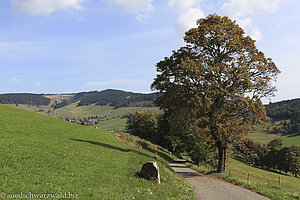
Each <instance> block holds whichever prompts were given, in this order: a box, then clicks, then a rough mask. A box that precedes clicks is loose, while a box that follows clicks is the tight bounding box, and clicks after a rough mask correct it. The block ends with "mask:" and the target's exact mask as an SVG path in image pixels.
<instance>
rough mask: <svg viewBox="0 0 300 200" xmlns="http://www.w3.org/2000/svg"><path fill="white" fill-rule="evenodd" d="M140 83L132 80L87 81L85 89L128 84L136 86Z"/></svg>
mask: <svg viewBox="0 0 300 200" xmlns="http://www.w3.org/2000/svg"><path fill="white" fill-rule="evenodd" d="M138 82H139V81H137V80H132V79H119V80H108V81H87V82H86V83H85V86H84V88H95V87H104V86H113V85H126V84H136V83H138Z"/></svg>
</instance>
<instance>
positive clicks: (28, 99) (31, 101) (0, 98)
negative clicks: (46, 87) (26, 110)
mask: <svg viewBox="0 0 300 200" xmlns="http://www.w3.org/2000/svg"><path fill="white" fill-rule="evenodd" d="M0 103H1V104H27V105H49V103H50V99H48V98H45V97H44V95H43V94H28V93H19V94H0Z"/></svg>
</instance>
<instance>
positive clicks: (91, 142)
mask: <svg viewBox="0 0 300 200" xmlns="http://www.w3.org/2000/svg"><path fill="white" fill-rule="evenodd" d="M69 139H70V140H73V141H77V142H86V143H90V144H93V145H98V146H102V147H105V148H108V149H113V150H117V151H121V152H133V153H136V154H139V155H142V156H147V157H149V158H152V159H153V157H151V156H149V155H147V154H145V153H142V152H139V151H136V150H134V149H123V148H121V147H116V146H113V145H110V144H105V143H101V142H95V141H91V140H79V139H73V138H69Z"/></svg>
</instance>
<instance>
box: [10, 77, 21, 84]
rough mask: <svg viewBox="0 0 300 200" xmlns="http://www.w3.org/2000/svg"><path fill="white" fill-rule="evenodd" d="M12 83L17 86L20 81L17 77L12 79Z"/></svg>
mask: <svg viewBox="0 0 300 200" xmlns="http://www.w3.org/2000/svg"><path fill="white" fill-rule="evenodd" d="M10 80H11V82H13V83H14V84H17V83H19V82H20V79H18V78H16V77H12V78H11V79H10Z"/></svg>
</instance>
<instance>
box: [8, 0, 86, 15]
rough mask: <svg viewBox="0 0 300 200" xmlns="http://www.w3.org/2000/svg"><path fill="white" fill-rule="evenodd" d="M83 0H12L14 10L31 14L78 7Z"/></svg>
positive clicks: (44, 13) (46, 13) (49, 12)
mask: <svg viewBox="0 0 300 200" xmlns="http://www.w3.org/2000/svg"><path fill="white" fill-rule="evenodd" d="M83 1H85V0H42V1H41V0H12V1H11V3H12V6H13V8H14V9H15V10H16V11H19V12H26V13H29V14H32V15H49V14H51V13H53V12H55V11H57V10H62V9H80V8H81V4H82V2H83Z"/></svg>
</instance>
